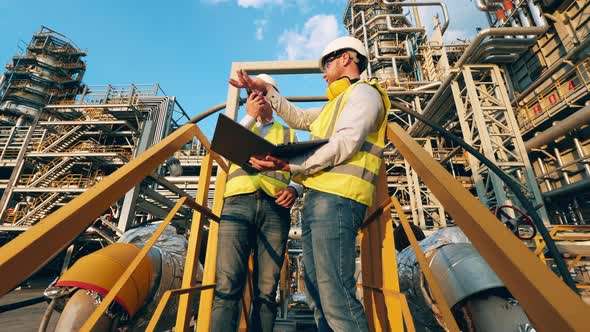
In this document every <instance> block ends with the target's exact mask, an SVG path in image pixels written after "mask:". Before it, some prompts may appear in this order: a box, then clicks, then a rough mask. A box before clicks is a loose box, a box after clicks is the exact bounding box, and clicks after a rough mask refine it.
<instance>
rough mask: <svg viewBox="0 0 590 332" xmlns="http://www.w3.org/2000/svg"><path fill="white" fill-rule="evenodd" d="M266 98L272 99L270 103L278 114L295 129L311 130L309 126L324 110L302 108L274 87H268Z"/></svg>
mask: <svg viewBox="0 0 590 332" xmlns="http://www.w3.org/2000/svg"><path fill="white" fill-rule="evenodd" d="M266 98H268V100H269V101H270V105H271V106H272V108H273V110H274V111H275V112H276V113H277V115H278V116H280V117H281V119H283V120H285V122H286V123H287V125H288V126H289V127H291V128H293V129H299V130H308V131H309V126H310V125H311V123H312V122H313V121H314V120H315V119H316V118H317V117H318V116H319V115H320V113H321V111H322V109H321V108H320V107H312V108H308V109H306V110H302V109H301V108H299V107H297V106H295V105H293V103H291V102H289V101H288V100H287V99H285V98H283V97H282V96H281V95H280V94H279V93H278V92H277V90H275V89H274V88H270V89H268V92H267V94H266Z"/></svg>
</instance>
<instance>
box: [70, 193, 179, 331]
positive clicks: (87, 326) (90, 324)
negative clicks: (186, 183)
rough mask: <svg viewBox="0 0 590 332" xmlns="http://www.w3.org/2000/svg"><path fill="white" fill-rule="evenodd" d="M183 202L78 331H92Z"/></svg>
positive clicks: (169, 215)
mask: <svg viewBox="0 0 590 332" xmlns="http://www.w3.org/2000/svg"><path fill="white" fill-rule="evenodd" d="M185 201H186V197H181V198H180V199H179V200H178V202H176V204H175V205H174V207H173V208H172V210H170V213H168V215H167V216H166V218H165V219H164V221H162V223H161V224H160V226H158V229H156V231H155V232H154V234H152V236H151V237H150V239H149V240H148V241H147V242H146V243H145V245H144V246H143V248H141V251H140V252H139V253H138V254H137V256H135V258H134V259H133V261H131V263H130V264H129V266H128V267H127V269H125V272H123V274H122V275H121V276H120V277H119V279H117V282H115V284H114V285H113V287H112V288H111V290H109V292H108V294H107V295H106V296H105V297H104V298H103V299H102V301H101V302H100V304H99V305H98V307H97V308H96V309H95V310H94V312H92V315H90V317H89V318H88V320H87V321H86V323H84V325H83V326H82V328H81V329H80V331H82V332H90V331H92V329H93V328H94V326H95V325H96V323H97V322H98V320H99V319H100V318H101V317H102V315H103V314H104V312H105V311H106V310H107V308H108V307H109V305H111V302H113V300H114V299H115V297H117V295H118V294H119V292H120V291H121V288H123V286H125V284H126V283H127V281H128V280H129V278H131V276H132V275H133V272H135V270H136V269H137V267H138V266H139V264H140V263H141V261H142V260H143V259H144V258H145V257H146V256H147V255H148V252H149V251H150V249H151V248H152V247H153V246H154V243H156V241H157V240H158V238H159V237H160V235H162V233H163V232H164V230H165V229H166V227H167V226H168V224H170V221H172V218H174V216H175V215H176V212H178V210H179V209H180V207H181V206H182V205H183V204H184V202H185Z"/></svg>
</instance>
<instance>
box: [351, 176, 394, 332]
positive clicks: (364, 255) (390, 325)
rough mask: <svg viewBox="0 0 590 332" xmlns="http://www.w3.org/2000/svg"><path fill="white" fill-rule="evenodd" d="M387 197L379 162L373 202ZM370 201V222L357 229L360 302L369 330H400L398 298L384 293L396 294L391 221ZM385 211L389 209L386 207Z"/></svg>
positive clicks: (385, 178)
mask: <svg viewBox="0 0 590 332" xmlns="http://www.w3.org/2000/svg"><path fill="white" fill-rule="evenodd" d="M388 198H389V193H388V192H387V175H386V172H385V166H384V165H381V168H380V169H379V175H378V180H377V188H376V196H375V200H374V201H375V202H384V201H385V200H386V199H388ZM382 208H383V206H380V205H377V204H374V205H373V206H372V207H371V208H370V209H369V213H368V214H369V216H374V221H372V222H369V223H367V224H365V225H366V226H365V227H363V228H361V230H360V243H361V266H362V268H361V273H362V276H363V302H364V308H365V313H366V315H367V321H368V323H369V329H370V330H371V331H396V332H397V331H400V332H402V331H404V329H403V316H402V308H401V302H400V298H399V297H398V296H385V295H386V294H385V293H386V292H388V291H392V292H394V293H399V279H398V272H397V262H396V255H395V245H394V241H393V224H392V220H391V214H390V213H379V210H380V209H381V212H383V209H382ZM387 211H389V209H387Z"/></svg>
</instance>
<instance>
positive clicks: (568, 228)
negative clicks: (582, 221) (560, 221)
mask: <svg viewBox="0 0 590 332" xmlns="http://www.w3.org/2000/svg"><path fill="white" fill-rule="evenodd" d="M549 235H550V236H551V239H553V240H554V241H565V243H569V244H574V243H576V242H578V241H581V242H587V241H590V226H588V225H557V226H553V228H551V230H550V231H549ZM533 240H534V242H535V247H536V248H535V252H534V254H535V255H537V257H539V259H540V260H541V261H542V262H543V263H545V264H547V265H548V266H554V261H555V260H554V259H553V258H551V257H546V256H545V254H544V252H543V251H544V250H545V248H546V243H545V241H544V240H543V238H542V237H540V236H536V237H535V238H534V239H533ZM588 258H590V256H589V255H588V254H587V253H586V252H585V250H584V251H582V252H568V253H566V255H564V257H563V260H564V261H565V263H566V264H567V267H568V270H572V269H574V268H576V267H577V266H579V265H588ZM582 277H584V275H582ZM582 279H583V280H579V281H577V283H576V287H577V288H578V289H586V290H588V289H590V280H588V278H582Z"/></svg>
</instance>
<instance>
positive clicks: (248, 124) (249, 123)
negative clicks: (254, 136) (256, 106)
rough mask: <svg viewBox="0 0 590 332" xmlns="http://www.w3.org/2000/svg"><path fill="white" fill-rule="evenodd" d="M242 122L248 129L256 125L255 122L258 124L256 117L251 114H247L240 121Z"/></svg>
mask: <svg viewBox="0 0 590 332" xmlns="http://www.w3.org/2000/svg"><path fill="white" fill-rule="evenodd" d="M240 124H241V125H242V127H244V128H246V129H252V127H254V124H256V119H255V118H253V117H252V116H250V114H246V115H244V117H243V118H242V120H241V121H240Z"/></svg>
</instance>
